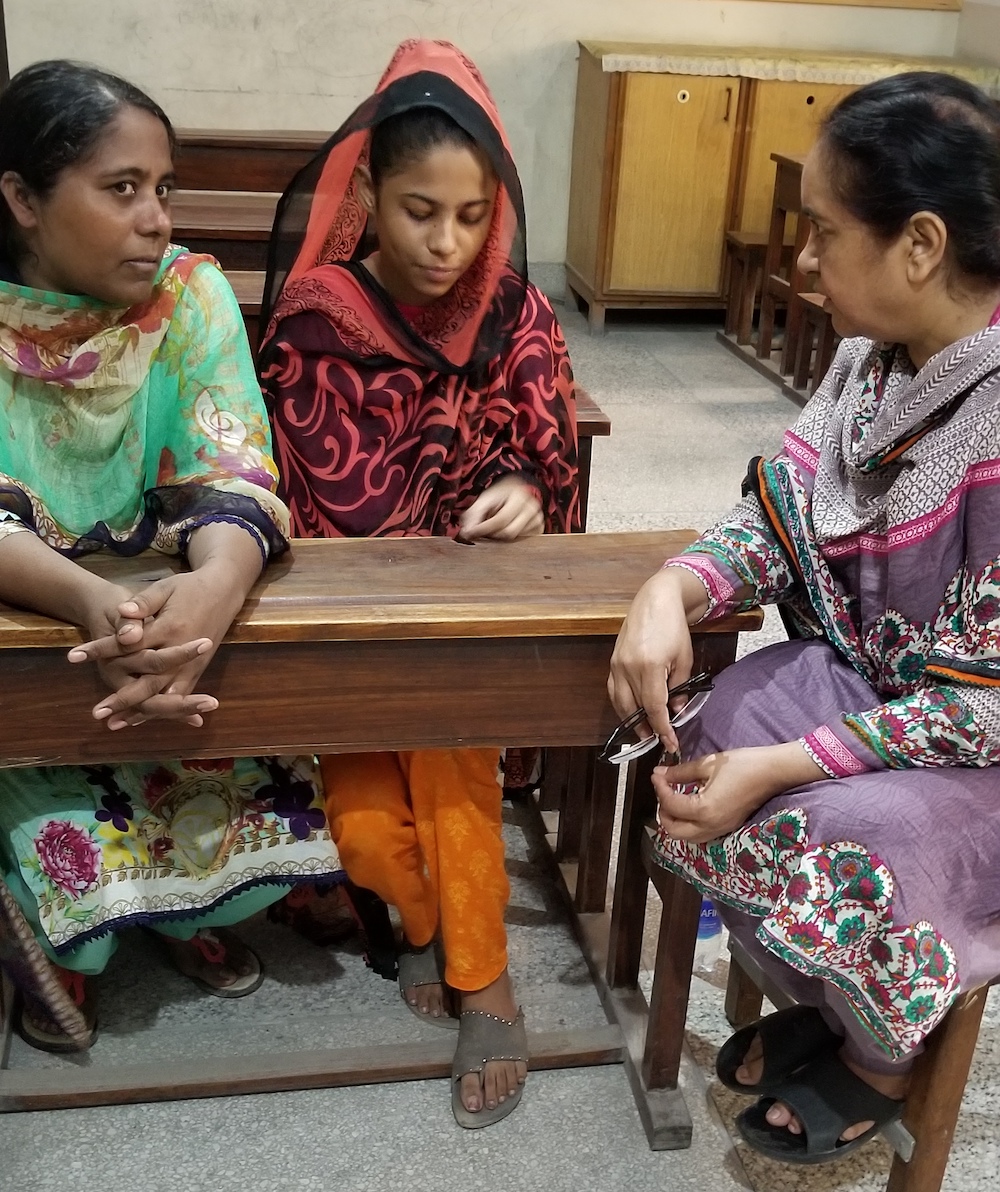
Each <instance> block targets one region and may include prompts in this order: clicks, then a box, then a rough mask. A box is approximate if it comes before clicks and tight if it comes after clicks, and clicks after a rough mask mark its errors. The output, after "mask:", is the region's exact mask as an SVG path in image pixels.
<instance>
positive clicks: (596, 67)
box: [566, 46, 742, 326]
mask: <svg viewBox="0 0 1000 1192" xmlns="http://www.w3.org/2000/svg"><path fill="white" fill-rule="evenodd" d="M741 86H742V81H741V80H740V79H738V78H731V77H725V76H722V77H714V78H713V77H709V76H704V75H682V74H656V73H651V72H635V73H631V72H629V73H626V72H608V71H605V70H604V69H603V68H602V65H601V60H600V57H599V56H598V55H596V54H594V53H592V52H591V51H590V50H589V49H588V48H587V47H586V46H584V47H582V48H581V54H580V67H579V75H578V79H577V96H576V120H575V124H574V129H573V175H572V182H571V185H570V212H569V232H568V238H567V250H566V269H567V277H568V281H569V285H570V287H571V288H572V289H573V290H574V291H576V292H577V293H578V294H579V295H580V296H581V297H583V298H584V299H585V300H586V301H587V302H588V303H589V305H590V311H591V325H592V326H600V325H601V324H602V323H603V317H604V310H605V309H606V307H607V306H629V307H638V306H688V305H699V304H700V305H706V304H707V305H716V304H717V302H718V298H719V295H720V293H721V284H722V256H723V241H724V237H725V232H726V228H727V227H728V226H729V222H730V215H731V208H732V201H733V195H732V193H731V188H730V184H729V179H730V176H731V175H732V173H733V164H734V163H733V158H734V153H735V149H736V144H737V138H736V131H737V125H738V119H739V113H740V93H741ZM706 179H710V180H711V181H710V182H709V184H708V185H706ZM720 179H721V185H720V184H719V180H720Z"/></svg>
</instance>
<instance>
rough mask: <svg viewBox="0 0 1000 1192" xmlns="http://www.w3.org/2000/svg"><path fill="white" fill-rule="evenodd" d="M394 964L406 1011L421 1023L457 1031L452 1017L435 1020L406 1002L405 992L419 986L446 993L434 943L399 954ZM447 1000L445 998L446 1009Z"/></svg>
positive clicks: (430, 1015)
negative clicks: (397, 969) (436, 987)
mask: <svg viewBox="0 0 1000 1192" xmlns="http://www.w3.org/2000/svg"><path fill="white" fill-rule="evenodd" d="M396 964H397V965H398V967H399V996H400V997H401V998H402V999H403V1005H404V1006H405V1007H406V1008H407V1010H409V1011H410V1013H411V1014H413V1015H414V1016H415V1017H417V1018H419V1019H420V1021H421V1022H429V1023H430V1024H431V1025H432V1026H443V1027H444V1028H445V1029H446V1030H449V1031H457V1030H458V1019H457V1018H456V1017H455V1016H454V1015H452V1014H445V1016H444V1017H443V1018H435V1017H434V1015H433V1014H423V1013H422V1012H421V1011H420V1010H418V1009H417V1007H416V1006H411V1005H410V1003H409V1002H408V1001H407V1000H406V991H407V990H408V989H417V988H419V987H420V986H421V985H440V986H441V987H442V988H443V989H445V990H446V992H447V988H446V986H445V983H444V974H443V973H442V971H441V967H442V966H441V964H440V962H439V960H438V950H437V946H436V944H435V943H434V941H433V940H432V941H431V942H430V943H429V944H428V945H427V946H426V947H425V948H420V949H411V950H410V951H407V952H400V953H399V955H398V956H397V957H396ZM447 1000H448V999H447V997H446V998H445V1006H446V1008H447Z"/></svg>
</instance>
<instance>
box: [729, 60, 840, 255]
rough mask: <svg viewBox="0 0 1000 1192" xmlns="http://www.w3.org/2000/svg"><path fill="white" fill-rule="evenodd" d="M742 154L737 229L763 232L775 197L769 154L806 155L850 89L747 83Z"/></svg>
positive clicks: (835, 84) (804, 84) (766, 226)
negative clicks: (823, 123)
mask: <svg viewBox="0 0 1000 1192" xmlns="http://www.w3.org/2000/svg"><path fill="white" fill-rule="evenodd" d="M751 85H752V87H753V91H752V93H751V95H750V110H749V114H748V117H747V135H746V141H745V144H746V150H745V152H744V155H743V185H742V188H741V189H742V194H743V201H742V203H741V205H740V215H739V219H738V222H737V227H738V228H739V229H740V231H742V232H766V231H767V229H768V226H769V224H770V220H771V199H772V197H773V195H774V162H773V161H771V154H772V153H789V154H797V153H808V152H809V150H810V149H811V148H812V144H813V141H815V139H816V133H817V131H818V129H819V126H820V123H821V121H822V120H823V119H824V117H825V116H826V115H827V113H828V112H829V111H830V110H831V108H833V107H835V106H836V104H838V103H839V102H840V100H842V99H843V98H844V96H845V95H850V93H851V92H852V91H853V90H855V88H854V87H851V86H846V85H841V84H838V83H782V82H779V81H777V80H767V81H764V80H760V79H755V80H754V81H753V83H752V84H751Z"/></svg>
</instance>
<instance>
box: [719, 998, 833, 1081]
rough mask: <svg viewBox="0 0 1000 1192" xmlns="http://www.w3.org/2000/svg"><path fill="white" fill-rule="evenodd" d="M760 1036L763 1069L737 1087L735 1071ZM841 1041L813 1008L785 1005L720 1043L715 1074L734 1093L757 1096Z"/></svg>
mask: <svg viewBox="0 0 1000 1192" xmlns="http://www.w3.org/2000/svg"><path fill="white" fill-rule="evenodd" d="M758 1035H759V1036H760V1041H761V1045H762V1047H763V1060H764V1068H763V1071H762V1073H761V1078H760V1080H758V1081H757V1083H756V1084H741V1083H740V1081H738V1080H737V1079H736V1069H737V1068H739V1067H740V1065H741V1064H742V1063H743V1061H744V1059H745V1058H746V1054H747V1052H748V1051H749V1050H750V1045H751V1044H752V1043H753V1041H754V1039H755V1038H756V1037H757V1036H758ZM842 1043H843V1039H842V1038H841V1037H840V1036H839V1035H837V1034H835V1033H834V1032H833V1031H832V1030H831V1029H830V1028H829V1027H828V1026H827V1025H826V1022H825V1020H824V1018H823V1015H822V1014H821V1013H820V1012H819V1010H817V1009H816V1008H815V1007H814V1006H789V1007H788V1009H786V1010H778V1011H777V1012H776V1013H774V1014H768V1015H767V1017H766V1018H761V1019H759V1020H758V1021H757V1022H754V1023H751V1025H750V1026H745V1027H743V1029H742V1030H739V1031H737V1032H736V1034H735V1035H733V1036H731V1037H730V1038H729V1039H727V1040H726V1042H725V1043H723V1045H722V1047H721V1048H720V1049H719V1054H718V1056H717V1057H716V1060H715V1073H716V1075H717V1076H718V1078H719V1080H721V1081H722V1083H723V1084H724V1085H725V1086H726V1088H727V1089H732V1090H733V1092H734V1093H746V1094H748V1095H749V1096H760V1095H761V1093H769V1092H770V1091H771V1089H772V1088H773V1087H774V1086H775V1085H776V1084H780V1083H781V1082H782V1081H784V1080H787V1079H788V1077H789V1076H791V1074H792V1073H793V1072H795V1071H797V1069H799V1068H801V1067H802V1065H803V1064H807V1063H808V1062H809V1061H810V1060H812V1059H815V1058H816V1056H818V1055H823V1054H825V1053H826V1052H828V1051H832V1050H833V1049H834V1048H836V1047H839V1046H840V1045H841V1044H842Z"/></svg>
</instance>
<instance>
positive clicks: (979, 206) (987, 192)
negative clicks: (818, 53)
mask: <svg viewBox="0 0 1000 1192" xmlns="http://www.w3.org/2000/svg"><path fill="white" fill-rule="evenodd" d="M820 144H821V145H822V146H823V148H824V149H825V150H826V152H827V154H828V158H827V160H828V162H829V164H830V166H831V169H830V183H831V187H832V190H833V193H834V194H835V196H836V197H837V199H838V200H839V201H840V202H841V203H842V204H843V205H844V207H846V208H847V210H848V211H850V212H851V214H852V215H853V216H854V217H855V218H856V219H859V220H860V221H861V222H862V223H864V224H866V225H867V226H868V227H869V228H871V230H872V231H873V232H874V233H875V235H877V236H878V237H879V238H880V239H883V240H887V241H888V240H892V239H894V238H895V237H896V236H898V235H899V234H900V233H901V232H902V230H903V228H904V227H905V226H906V222H907V220H908V219H909V218H910V217H911V216H912V215H914V214H916V212H918V211H931V212H933V213H934V214H936V215H938V216H940V217H941V219H942V220H943V221H944V224H945V226H946V227H947V229H948V245H949V250H950V253H951V259H952V261H953V262H954V264H955V266H956V267H957V269H958V270H959V272H960V273H962V274H963V275H965V276H966V277H969V278H975V279H977V280H980V281H987V282H990V283H997V282H1000V107H998V105H997V104H996V103H995V102H994V101H993V100H992V99H989V98H988V97H987V96H986V95H985V94H984V93H983V92H982V91H980V90H979V88H978V87H975V86H973V84H972V83H968V82H966V81H965V80H964V79H959V78H955V77H954V76H953V75H947V74H938V73H935V72H932V71H913V72H910V73H907V74H898V75H893V76H891V77H890V78H887V79H880V80H879V81H878V82H877V83H869V84H868V85H867V86H866V87H861V88H860V89H859V90H857V91H855V92H854V93H853V94H852V95H849V96H847V98H846V99H844V100H842V101H841V102H840V103H839V104H838V105H837V107H836V108H834V110H833V111H832V112H831V113H830V115H829V116H828V117H827V119H826V122H825V123H824V124H823V126H822V129H821V131H820Z"/></svg>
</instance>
